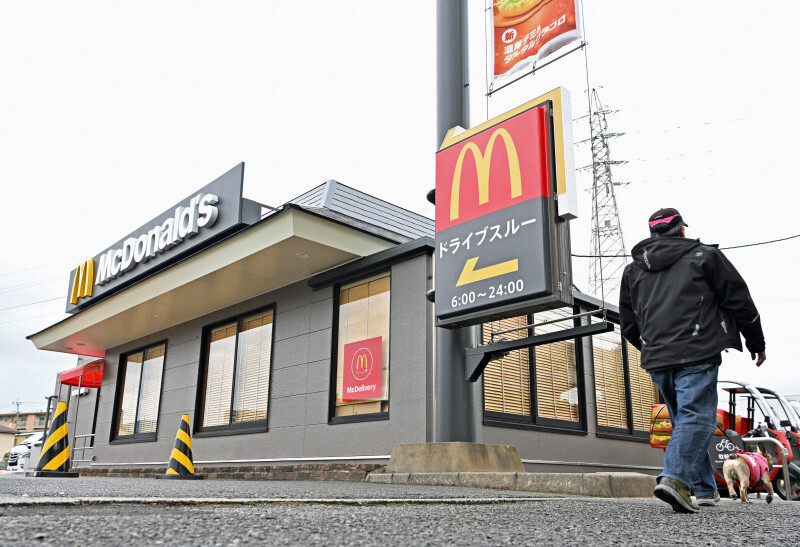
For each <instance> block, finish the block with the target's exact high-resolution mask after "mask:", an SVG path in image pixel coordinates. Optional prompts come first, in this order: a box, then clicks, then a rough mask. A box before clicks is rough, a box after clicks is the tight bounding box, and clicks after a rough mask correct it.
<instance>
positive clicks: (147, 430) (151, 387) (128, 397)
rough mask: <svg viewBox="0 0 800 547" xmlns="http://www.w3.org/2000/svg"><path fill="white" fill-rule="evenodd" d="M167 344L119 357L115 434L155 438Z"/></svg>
mask: <svg viewBox="0 0 800 547" xmlns="http://www.w3.org/2000/svg"><path fill="white" fill-rule="evenodd" d="M165 352H166V344H165V343H162V344H158V345H156V346H151V347H149V348H145V349H143V350H141V351H137V352H134V353H130V354H128V355H126V356H124V357H123V358H122V364H121V365H120V381H121V389H120V394H121V396H120V398H119V402H118V406H117V413H116V420H115V421H116V424H117V427H116V434H115V438H120V437H124V438H133V439H137V438H138V439H142V440H155V438H156V429H157V427H158V408H159V403H160V401H161V378H162V376H163V373H164V355H165Z"/></svg>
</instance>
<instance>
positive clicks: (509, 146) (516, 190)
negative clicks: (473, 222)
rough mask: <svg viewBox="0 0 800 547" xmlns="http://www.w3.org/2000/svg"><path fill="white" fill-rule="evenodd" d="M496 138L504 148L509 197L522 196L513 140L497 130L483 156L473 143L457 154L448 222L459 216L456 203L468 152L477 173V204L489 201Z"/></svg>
mask: <svg viewBox="0 0 800 547" xmlns="http://www.w3.org/2000/svg"><path fill="white" fill-rule="evenodd" d="M498 137H501V138H502V139H503V143H504V144H505V148H506V157H507V158H508V174H509V186H510V187H511V197H512V198H516V197H519V196H521V195H522V177H521V175H520V171H519V158H518V157H517V149H516V147H515V146H514V139H512V138H511V135H510V134H509V133H508V131H506V130H505V129H503V128H500V129H497V130H496V131H495V132H494V133H492V136H491V137H490V138H489V143H488V144H487V145H486V153H485V154H484V153H483V152H481V149H480V148H479V147H478V145H476V144H475V143H474V142H468V143H467V144H465V145H464V147H463V148H462V149H461V152H460V153H459V154H458V161H456V168H455V171H454V172H453V184H452V186H451V193H450V220H455V219H457V218H458V215H459V205H458V203H459V198H460V197H461V169H462V167H463V165H464V158H465V157H466V155H467V152H468V151H469V152H472V158H473V160H475V169H476V170H477V172H478V204H479V205H483V204H484V203H486V202H488V201H489V171H490V169H489V168H490V166H491V162H492V150H493V149H494V143H495V141H496V140H497V138H498Z"/></svg>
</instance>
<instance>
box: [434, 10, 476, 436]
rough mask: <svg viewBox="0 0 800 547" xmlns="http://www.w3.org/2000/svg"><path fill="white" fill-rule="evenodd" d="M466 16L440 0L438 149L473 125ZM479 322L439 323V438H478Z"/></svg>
mask: <svg viewBox="0 0 800 547" xmlns="http://www.w3.org/2000/svg"><path fill="white" fill-rule="evenodd" d="M466 22H467V17H466V7H465V2H461V1H453V0H437V1H436V112H437V116H436V150H439V147H440V145H441V143H442V141H443V140H444V138H445V135H446V134H447V132H448V131H449V130H450V129H451V128H453V127H456V126H461V127H465V128H466V127H469V119H468V118H469V116H468V112H467V100H466V94H467V83H468V75H467V30H466ZM434 275H435V272H434ZM476 328H477V327H461V328H457V329H444V328H436V366H435V373H434V405H433V412H434V432H433V439H432V441H433V442H457V441H461V442H476V441H477V416H476V403H475V401H476V399H477V397H476V390H477V388H478V387H477V386H478V385H479V384H473V383H469V382H466V381H465V380H464V349H465V348H472V347H475V346H476V345H477V343H478V336H477V332H476Z"/></svg>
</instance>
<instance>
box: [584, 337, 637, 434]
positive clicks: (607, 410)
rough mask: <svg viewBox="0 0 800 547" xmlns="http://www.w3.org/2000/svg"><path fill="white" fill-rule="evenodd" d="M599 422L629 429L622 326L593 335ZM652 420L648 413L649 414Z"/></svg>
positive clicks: (601, 424)
mask: <svg viewBox="0 0 800 547" xmlns="http://www.w3.org/2000/svg"><path fill="white" fill-rule="evenodd" d="M592 360H593V362H594V382H595V398H596V401H597V425H598V426H600V427H611V428H623V429H628V395H627V389H626V388H625V363H624V361H623V356H622V335H621V334H620V331H619V326H618V325H614V330H613V331H612V332H608V333H604V334H598V335H595V336H593V337H592ZM648 419H649V415H648Z"/></svg>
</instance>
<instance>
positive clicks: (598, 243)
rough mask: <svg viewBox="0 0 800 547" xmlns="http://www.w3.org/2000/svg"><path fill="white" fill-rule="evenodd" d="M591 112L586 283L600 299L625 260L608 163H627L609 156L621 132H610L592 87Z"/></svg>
mask: <svg viewBox="0 0 800 547" xmlns="http://www.w3.org/2000/svg"><path fill="white" fill-rule="evenodd" d="M591 103H592V112H591V116H590V118H589V126H590V128H591V139H590V140H591V143H592V175H593V182H592V241H591V248H592V259H591V264H590V267H589V287H590V290H591V292H592V293H593V294H594V295H596V296H601V297H602V298H603V300H605V299H606V298H608V297H609V295H610V294H612V293H613V292H614V291H615V290H616V289H617V288H619V285H620V283H621V282H622V270H623V268H625V264H627V263H628V257H627V255H626V252H625V240H624V239H623V237H622V224H621V223H620V220H619V210H618V209H617V198H616V195H615V193H614V187H615V186H622V183H620V182H614V179H613V178H612V176H611V166H612V165H621V164H624V163H627V162H625V161H619V160H612V159H611V157H610V153H609V150H608V140H609V139H611V138H614V137H619V136H620V135H622V133H609V132H608V124H607V122H606V114H612V113H613V112H612V111H611V110H608V109H606V108H604V107H603V105H602V103H601V102H600V98H599V97H598V96H597V90H596V89H592V97H591Z"/></svg>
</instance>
